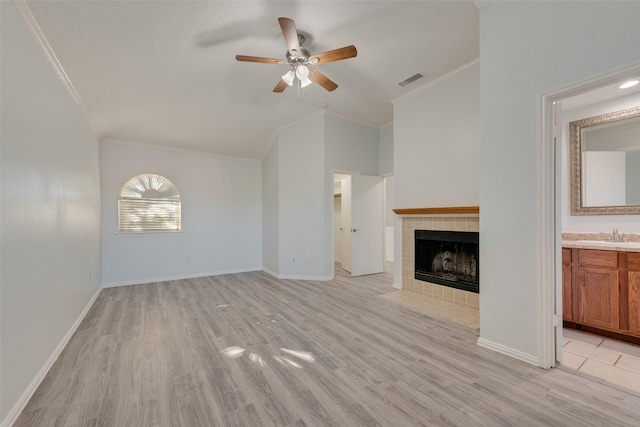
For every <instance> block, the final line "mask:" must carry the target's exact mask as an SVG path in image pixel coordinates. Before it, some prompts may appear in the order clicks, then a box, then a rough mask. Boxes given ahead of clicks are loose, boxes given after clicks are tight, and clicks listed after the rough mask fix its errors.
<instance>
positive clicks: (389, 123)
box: [378, 120, 393, 129]
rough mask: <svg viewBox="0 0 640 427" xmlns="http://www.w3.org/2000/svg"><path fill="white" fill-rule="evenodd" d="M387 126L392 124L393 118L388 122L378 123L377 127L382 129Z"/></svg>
mask: <svg viewBox="0 0 640 427" xmlns="http://www.w3.org/2000/svg"><path fill="white" fill-rule="evenodd" d="M389 126H393V120H391V121H390V122H387V123H385V124H382V125H380V126H379V127H378V129H384V128H386V127H389Z"/></svg>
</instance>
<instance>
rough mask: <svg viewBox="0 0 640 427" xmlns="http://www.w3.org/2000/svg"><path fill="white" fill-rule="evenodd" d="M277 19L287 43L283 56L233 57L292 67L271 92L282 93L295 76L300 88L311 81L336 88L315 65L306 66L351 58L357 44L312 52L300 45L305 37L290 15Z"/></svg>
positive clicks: (332, 88) (243, 60) (326, 87)
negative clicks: (316, 52) (313, 53)
mask: <svg viewBox="0 0 640 427" xmlns="http://www.w3.org/2000/svg"><path fill="white" fill-rule="evenodd" d="M278 22H279V23H280V29H281V30H282V35H283V36H284V41H285V43H286V44H287V53H286V59H275V58H264V57H260V56H246V55H236V60H237V61H241V62H260V63H263V64H278V65H284V64H287V65H290V66H291V69H290V70H289V71H288V72H287V73H285V74H284V75H283V76H282V78H281V79H280V81H279V82H278V84H277V85H276V87H275V88H274V89H273V91H274V92H278V93H279V92H284V90H285V89H286V88H287V86H293V83H294V81H295V80H296V79H298V81H299V82H300V87H306V86H309V85H310V84H311V83H312V82H316V83H317V84H319V85H320V86H322V87H323V88H325V89H326V90H328V91H329V92H331V91H333V90H335V89H336V88H337V87H338V85H337V84H336V83H335V82H333V81H332V80H331V79H329V78H328V77H326V76H325V75H324V74H322V73H321V72H320V71H318V70H316V69H314V68H309V66H310V65H317V64H325V63H327V62H335V61H340V60H343V59H348V58H353V57H355V56H357V55H358V51H357V50H356V47H355V46H353V45H351V46H345V47H342V48H340V49H334V50H329V51H327V52H323V53H318V54H316V55H311V54H310V53H309V51H308V50H307V49H306V48H304V47H302V44H303V43H304V40H305V38H304V36H303V35H302V34H299V33H298V31H297V30H296V23H295V22H293V20H292V19H289V18H278Z"/></svg>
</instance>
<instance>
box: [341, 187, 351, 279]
mask: <svg viewBox="0 0 640 427" xmlns="http://www.w3.org/2000/svg"><path fill="white" fill-rule="evenodd" d="M341 185H342V188H341V190H340V192H341V193H342V197H341V198H340V206H341V211H340V216H341V220H342V254H341V255H342V268H343V269H345V270H347V271H348V272H349V273H351V177H350V176H349V177H346V178H344V179H343V180H342V181H341Z"/></svg>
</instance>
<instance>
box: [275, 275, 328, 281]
mask: <svg viewBox="0 0 640 427" xmlns="http://www.w3.org/2000/svg"><path fill="white" fill-rule="evenodd" d="M278 279H283V280H315V281H321V282H326V281H327V280H332V279H333V277H331V276H298V275H295V274H280V275H279V276H278Z"/></svg>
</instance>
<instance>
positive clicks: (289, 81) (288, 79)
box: [282, 70, 296, 86]
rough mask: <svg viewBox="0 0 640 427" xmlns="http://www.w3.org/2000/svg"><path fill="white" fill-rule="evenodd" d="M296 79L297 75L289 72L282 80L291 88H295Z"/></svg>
mask: <svg viewBox="0 0 640 427" xmlns="http://www.w3.org/2000/svg"><path fill="white" fill-rule="evenodd" d="M295 78H296V74H295V73H294V72H293V70H289V71H288V72H287V73H286V74H285V75H284V76H282V80H284V82H285V83H286V84H288V85H289V86H293V80H294V79H295Z"/></svg>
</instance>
